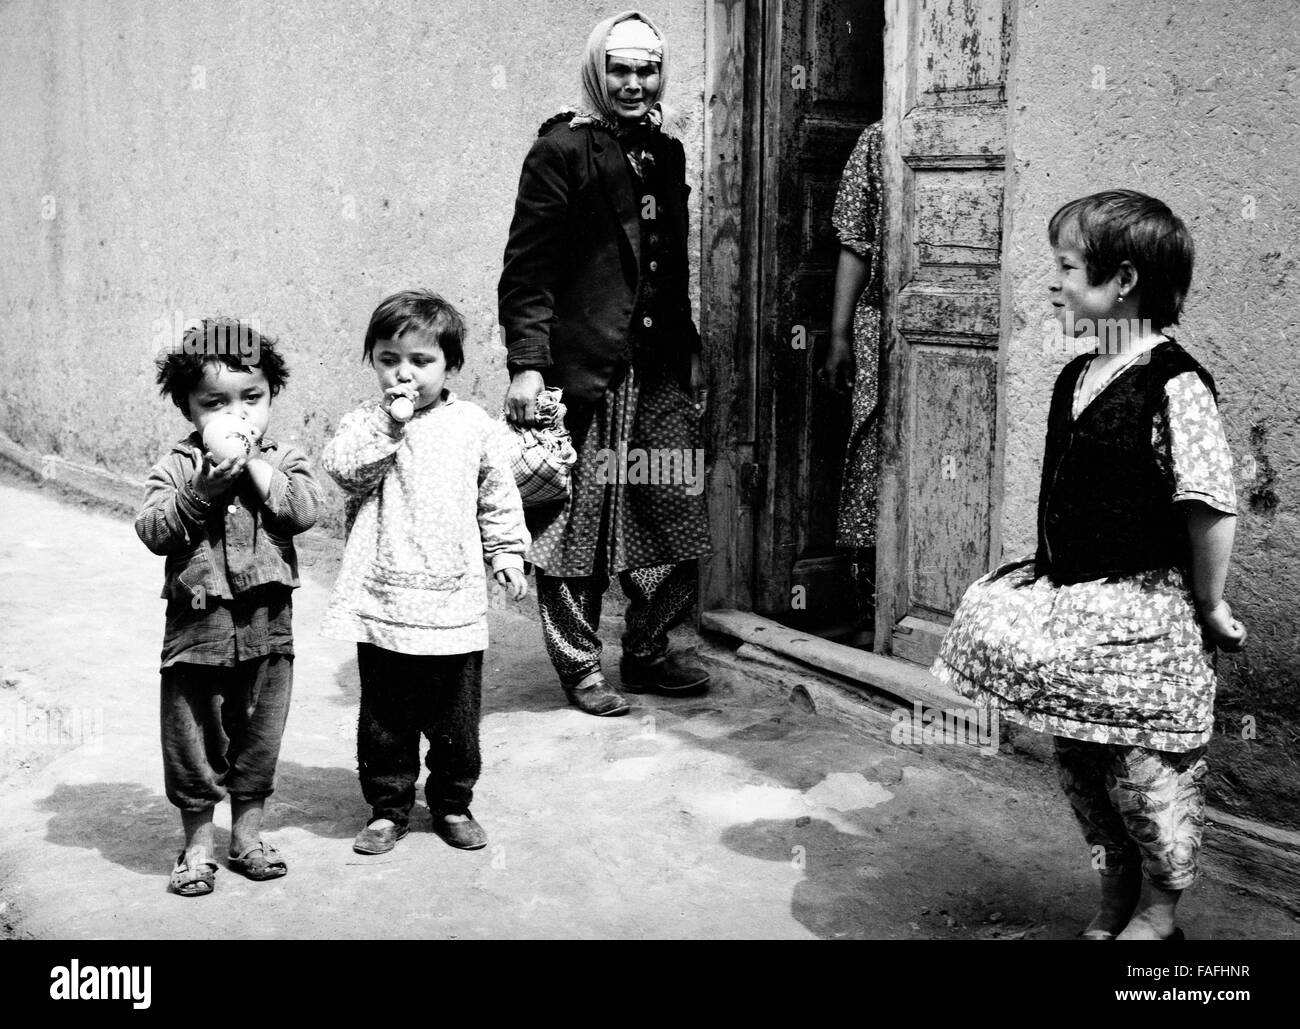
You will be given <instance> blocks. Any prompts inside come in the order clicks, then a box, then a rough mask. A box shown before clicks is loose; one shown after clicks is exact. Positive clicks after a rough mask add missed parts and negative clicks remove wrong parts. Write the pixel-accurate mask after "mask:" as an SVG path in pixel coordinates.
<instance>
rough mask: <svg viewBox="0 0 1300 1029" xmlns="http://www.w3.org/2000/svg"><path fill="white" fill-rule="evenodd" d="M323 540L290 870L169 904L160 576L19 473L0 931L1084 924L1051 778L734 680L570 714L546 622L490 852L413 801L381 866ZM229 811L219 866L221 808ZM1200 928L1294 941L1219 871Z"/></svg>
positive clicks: (131, 547) (509, 667)
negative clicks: (470, 847) (978, 764)
mask: <svg viewBox="0 0 1300 1029" xmlns="http://www.w3.org/2000/svg"><path fill="white" fill-rule="evenodd" d="M305 550H306V552H307V554H308V555H309V559H308V560H307V562H305V563H306V567H305V568H304V585H303V588H302V589H301V590H300V591H299V592H298V594H297V602H296V612H295V624H296V634H297V649H298V657H297V659H296V669H297V671H296V677H295V696H294V702H293V709H292V711H291V714H290V718H289V726H288V730H287V733H286V736H285V740H284V748H283V753H282V757H281V762H280V770H279V784H278V790H277V792H276V794H275V796H274V797H273V798H272V799H271V801H270V803H269V805H268V811H267V823H266V835H267V838H268V839H269V840H271V841H272V842H274V843H275V844H276V845H277V846H278V847H279V848H280V849H281V851H282V852H283V853H284V855H285V857H286V859H287V860H288V862H289V866H290V871H289V875H288V876H286V877H285V878H284V879H281V880H278V881H275V882H271V883H252V882H248V881H247V880H245V879H243V878H241V877H240V876H238V875H235V874H233V873H231V872H229V871H228V870H226V869H225V868H224V867H223V868H222V870H221V871H220V872H219V873H218V876H217V889H216V892H215V893H214V894H212V895H211V896H209V897H205V898H200V899H184V898H180V897H175V896H172V895H170V894H168V893H167V892H166V885H167V873H168V871H169V869H170V867H171V861H172V859H173V858H174V856H175V854H176V851H177V849H178V847H179V843H180V826H179V818H178V817H177V814H176V812H175V811H174V810H173V809H172V808H171V806H170V805H169V804H168V802H167V800H166V798H165V797H164V796H163V792H162V769H161V761H160V755H159V743H158V700H157V681H158V680H157V664H158V652H159V649H160V646H161V641H162V628H163V618H162V615H163V602H162V601H161V600H160V599H159V597H158V592H159V589H160V587H161V583H162V560H161V559H160V558H156V557H154V556H153V555H151V554H149V553H148V551H146V550H145V548H144V547H143V545H141V543H140V542H139V541H138V540H137V539H136V537H135V534H134V532H133V531H132V528H131V525H130V523H129V522H128V521H126V520H124V519H121V518H118V517H115V516H109V515H106V514H103V513H100V512H97V511H94V510H89V509H87V508H85V507H82V506H79V505H76V504H73V503H69V502H68V501H67V500H66V499H61V498H59V497H58V496H56V495H55V494H53V493H52V492H49V491H46V490H43V489H41V488H39V487H36V486H34V485H30V484H27V483H22V482H19V481H17V480H12V479H6V480H5V481H3V482H0V616H2V617H0V787H2V788H0V826H2V827H3V832H2V833H0V937H10V938H42V939H136V938H164V939H166V938H174V939H188V938H222V937H251V938H285V937H288V938H382V937H399V938H408V937H419V938H487V937H498V938H499V937H525V938H550V937H598V938H643V937H644V938H666V937H673V938H675V937H696V938H772V937H775V938H796V939H797V938H813V937H821V938H857V939H862V938H873V939H927V938H990V939H1022V940H1027V939H1064V938H1069V937H1071V936H1073V935H1074V934H1075V933H1077V932H1078V930H1079V929H1080V928H1081V926H1082V925H1083V923H1085V922H1086V921H1087V919H1088V918H1089V917H1090V915H1091V905H1090V901H1091V899H1092V896H1093V891H1094V889H1095V879H1094V876H1093V873H1092V872H1091V871H1090V869H1089V866H1088V860H1087V853H1086V849H1085V848H1084V846H1083V844H1082V842H1081V840H1080V839H1079V837H1078V834H1077V831H1076V829H1075V826H1074V824H1073V822H1072V821H1071V819H1070V817H1069V815H1068V814H1067V811H1066V808H1065V805H1064V801H1063V800H1062V798H1061V797H1060V796H1059V793H1058V792H1057V791H1056V790H1055V789H1054V788H1053V786H1052V784H1051V781H1050V778H1049V776H1048V775H1047V770H1046V769H1041V770H1040V772H1035V771H1034V770H1032V769H1031V770H1029V771H1026V772H1024V773H1023V774H1021V775H1020V778H1019V779H1018V780H1016V782H1015V783H1013V784H1012V785H1008V784H1007V782H1006V781H994V780H992V779H990V780H985V779H981V778H977V777H975V776H972V775H970V774H967V773H965V772H960V771H956V770H954V769H952V768H950V767H946V766H944V765H942V764H938V763H935V762H934V761H932V760H928V759H922V758H918V757H917V756H916V755H915V754H913V753H911V752H909V751H904V750H902V749H899V748H894V747H891V746H890V745H888V744H882V743H878V742H874V741H868V740H865V739H863V738H862V737H861V736H859V735H857V734H855V733H853V732H852V731H851V730H849V729H848V728H846V727H844V726H843V725H841V724H839V723H837V722H834V721H831V720H829V719H827V718H824V717H821V716H818V715H815V714H810V713H808V712H806V711H802V710H799V709H798V708H796V707H794V706H791V705H789V704H785V703H782V702H778V701H773V700H770V699H765V698H764V696H763V695H762V694H760V693H759V692H758V691H756V690H753V691H751V690H747V689H745V688H743V687H736V686H732V687H730V688H719V689H716V690H714V691H713V692H712V693H711V694H709V695H707V696H704V697H699V698H693V699H676V700H668V699H661V698H649V699H640V706H639V707H638V708H636V709H634V711H633V712H632V714H631V715H629V716H628V717H625V718H619V719H597V718H592V717H589V716H587V715H583V714H581V713H579V712H577V711H574V710H573V709H571V708H569V707H567V706H566V705H565V702H564V697H563V695H562V693H561V692H560V690H559V688H558V686H557V684H556V683H555V680H554V677H553V674H552V672H551V669H550V666H549V663H548V662H547V660H546V657H545V653H544V651H543V648H542V646H541V638H540V631H539V629H538V627H537V625H536V624H535V623H534V622H533V621H531V620H530V619H528V618H527V617H524V616H523V615H520V614H518V613H515V612H513V611H507V610H501V609H495V608H494V610H493V613H492V638H493V641H494V642H493V645H492V647H491V649H490V650H489V651H488V658H487V661H486V663H485V674H484V694H485V696H484V717H483V724H482V738H483V751H484V770H483V776H482V779H481V781H480V784H479V789H478V792H477V795H476V799H475V803H474V811H475V815H476V816H477V817H478V819H479V820H480V821H481V822H482V823H483V825H484V827H485V828H486V829H487V830H488V833H489V836H490V842H489V845H488V847H487V849H485V850H482V851H479V852H476V853H464V852H459V851H454V850H452V849H450V848H449V847H447V846H446V845H445V844H443V843H442V842H441V840H439V838H438V837H436V836H434V835H433V834H432V833H431V832H430V831H429V828H428V815H427V813H425V812H424V811H423V809H421V810H420V811H418V812H417V813H416V816H415V818H414V819H413V823H412V826H413V831H412V833H411V835H410V836H408V837H407V839H406V840H404V841H403V842H402V843H400V844H399V845H398V847H397V849H396V850H395V851H393V852H392V853H391V854H389V855H385V856H383V857H378V858H362V857H360V856H359V855H356V854H354V853H353V852H352V850H351V846H350V844H351V840H352V837H353V836H354V834H355V833H356V832H357V830H358V829H359V828H360V827H361V825H362V824H363V823H364V821H365V817H366V814H367V810H366V807H365V805H364V803H363V802H362V799H361V794H360V789H359V787H358V784H357V780H356V774H355V767H356V766H355V737H354V733H355V724H356V709H357V679H356V662H355V656H354V651H353V649H352V647H351V646H350V645H348V644H343V643H337V642H334V641H330V640H325V639H322V638H321V637H319V636H318V635H317V634H316V630H317V627H318V626H319V624H320V620H321V615H322V611H323V607H324V602H325V599H326V596H327V591H328V587H329V584H330V571H331V568H332V562H331V560H330V559H329V557H328V556H325V555H328V554H329V553H330V548H329V547H318V548H313V547H310V546H309V547H307V548H305ZM217 820H218V826H219V830H218V847H219V850H220V852H221V853H222V854H224V850H225V844H226V842H227V840H228V834H227V832H226V830H227V829H228V827H229V809H228V807H225V806H223V807H222V808H221V809H219V811H218V816H217ZM1182 924H1183V926H1184V928H1185V929H1186V931H1187V933H1188V935H1189V936H1190V937H1192V938H1201V939H1205V938H1220V939H1243V938H1266V939H1279V938H1295V937H1296V936H1297V935H1300V933H1298V932H1297V930H1298V929H1300V925H1297V922H1296V921H1295V920H1294V919H1293V918H1292V917H1291V916H1290V915H1289V914H1288V913H1286V912H1285V911H1281V910H1277V909H1275V908H1272V907H1270V906H1269V905H1267V904H1265V903H1263V902H1261V901H1259V900H1257V899H1254V898H1252V897H1249V896H1245V895H1240V894H1238V893H1237V892H1235V891H1231V890H1227V889H1225V888H1223V887H1222V886H1219V885H1217V884H1215V883H1214V882H1212V881H1202V883H1201V884H1200V885H1198V886H1197V887H1196V888H1194V889H1193V890H1192V891H1191V894H1190V896H1189V897H1188V898H1187V899H1186V901H1185V903H1184V917H1183V919H1182Z"/></svg>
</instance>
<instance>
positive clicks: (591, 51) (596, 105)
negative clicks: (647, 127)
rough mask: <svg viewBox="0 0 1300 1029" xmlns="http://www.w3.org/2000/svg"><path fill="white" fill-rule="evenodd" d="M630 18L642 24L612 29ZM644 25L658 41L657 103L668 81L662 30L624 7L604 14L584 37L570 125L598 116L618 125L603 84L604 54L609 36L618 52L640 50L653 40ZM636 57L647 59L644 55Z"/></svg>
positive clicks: (607, 92) (607, 47) (600, 119)
mask: <svg viewBox="0 0 1300 1029" xmlns="http://www.w3.org/2000/svg"><path fill="white" fill-rule="evenodd" d="M632 20H638V21H640V22H642V23H643V26H644V27H643V26H642V25H636V26H629V27H628V28H626V29H623V28H620V29H619V30H618V32H617V34H615V33H614V27H615V26H616V25H621V24H622V23H624V22H628V21H632ZM647 29H648V30H649V32H650V33H653V34H654V38H656V39H658V41H659V55H660V56H659V57H658V58H657V60H658V61H659V93H658V95H657V96H656V97H655V104H656V105H658V103H659V101H660V100H662V99H663V95H664V89H665V87H666V86H667V84H668V62H667V56H668V55H667V47H666V46H665V45H664V34H663V33H662V32H660V31H659V28H658V26H656V25H655V23H654V22H652V21H651V20H650V19H649V18H647V17H646V16H645V15H644V14H642V13H641V12H640V11H624V12H623V13H622V14H616V15H614V16H613V17H612V18H606V19H605V20H604V21H602V22H601V23H600V24H598V25H597V26H596V27H595V28H594V29H592V30H591V36H590V37H588V39H587V55H586V58H585V59H584V60H583V62H582V76H581V79H580V85H581V93H580V96H579V100H578V113H577V116H576V117H575V118H574V119H573V121H572V122H571V123H570V124H571V125H572V127H573V128H577V127H578V126H579V125H585V124H587V123H588V122H591V121H597V120H598V121H602V122H605V123H606V124H607V125H609V126H610V127H611V128H617V127H618V125H619V117H618V112H617V111H616V110H615V109H614V105H613V103H611V102H610V99H609V90H608V88H606V86H605V57H606V56H607V54H608V53H609V52H610V51H609V43H610V41H611V39H612V41H613V43H614V49H616V50H620V51H622V54H621V56H629V55H630V54H629V51H630V50H640V49H642V48H643V47H644V45H645V44H647V43H652V42H653V41H652V38H651V36H650V35H649V34H648V33H647V32H646V30H647ZM646 49H649V47H646ZM651 52H653V51H651ZM639 59H641V60H646V59H647V58H639Z"/></svg>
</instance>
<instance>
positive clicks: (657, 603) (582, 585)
mask: <svg viewBox="0 0 1300 1029" xmlns="http://www.w3.org/2000/svg"><path fill="white" fill-rule="evenodd" d="M696 575H697V572H696V562H695V561H694V560H691V561H682V562H681V563H679V564H667V565H651V566H649V567H647V568H632V569H629V570H628V571H625V572H620V573H619V576H618V581H619V583H620V585H622V587H623V592H624V594H625V595H626V596H627V598H628V605H627V619H626V631H625V632H624V633H623V653H624V654H626V655H628V656H630V657H639V658H647V659H650V660H653V659H654V658H657V657H660V656H661V655H663V654H666V653H667V652H668V630H669V629H671V628H672V627H673V626H675V625H678V624H680V623H681V622H682V621H683V619H685V618H686V616H687V614H689V613H690V611H691V609H692V608H693V607H694V606H695V595H696V588H697V579H696ZM608 588H609V576H607V575H605V574H604V573H597V574H595V575H588V576H583V577H581V578H566V577H560V576H556V575H547V574H545V573H544V572H542V571H541V570H540V569H539V570H538V572H537V609H538V612H539V613H540V614H541V618H542V636H543V638H544V639H545V640H546V652H547V653H548V654H549V655H550V657H551V664H552V665H554V666H555V671H556V673H557V674H558V675H559V677H560V682H562V683H563V684H564V685H566V686H572V685H575V684H576V683H577V682H579V681H580V680H581V679H582V678H583V677H584V676H586V675H589V674H590V673H592V672H598V671H600V652H601V642H600V637H599V635H597V630H598V629H599V627H600V607H601V601H602V600H603V599H604V595H605V590H606V589H608Z"/></svg>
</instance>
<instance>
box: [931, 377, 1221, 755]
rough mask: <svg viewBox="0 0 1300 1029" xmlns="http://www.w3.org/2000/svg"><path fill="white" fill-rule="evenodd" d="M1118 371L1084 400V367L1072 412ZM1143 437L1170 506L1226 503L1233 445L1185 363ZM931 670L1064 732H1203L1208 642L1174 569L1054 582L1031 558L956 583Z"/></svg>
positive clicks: (1159, 746)
mask: <svg viewBox="0 0 1300 1029" xmlns="http://www.w3.org/2000/svg"><path fill="white" fill-rule="evenodd" d="M1089 364H1091V362H1089ZM1124 370H1125V368H1119V369H1116V370H1115V372H1114V374H1113V375H1112V376H1110V378H1109V379H1108V380H1107V381H1106V382H1103V383H1100V384H1099V385H1098V388H1097V389H1096V391H1095V392H1094V393H1093V395H1092V396H1091V397H1089V396H1084V395H1083V393H1082V386H1083V383H1084V380H1085V377H1086V375H1087V365H1085V367H1084V368H1083V370H1082V371H1081V372H1080V376H1079V381H1078V383H1076V385H1075V397H1074V410H1073V416H1074V417H1075V418H1078V417H1079V415H1080V413H1081V412H1082V411H1083V409H1084V408H1085V407H1086V406H1087V404H1088V403H1089V402H1090V401H1091V400H1092V399H1094V398H1095V397H1096V396H1097V395H1100V393H1101V392H1102V391H1103V390H1104V389H1105V388H1106V386H1108V385H1109V384H1110V383H1111V382H1113V381H1114V380H1115V378H1117V377H1118V375H1120V374H1122V373H1123V371H1124ZM1151 436H1152V439H1151V443H1152V447H1153V448H1154V450H1155V454H1156V458H1157V460H1158V461H1159V463H1160V465H1161V467H1162V468H1163V469H1164V470H1165V473H1166V475H1167V476H1168V477H1169V478H1170V481H1171V482H1172V483H1173V487H1174V493H1173V500H1174V502H1178V501H1182V500H1199V501H1201V502H1202V503H1204V504H1207V505H1208V506H1210V507H1211V508H1213V509H1215V510H1216V511H1221V512H1223V513H1225V514H1235V513H1236V491H1235V489H1234V486H1233V477H1232V454H1231V452H1230V451H1229V450H1228V445H1227V441H1226V439H1225V438H1224V434H1223V428H1222V425H1221V423H1220V421H1219V412H1218V407H1217V405H1216V404H1215V400H1214V397H1213V395H1212V394H1211V393H1210V391H1209V390H1208V389H1207V388H1206V386H1205V384H1204V383H1203V382H1202V381H1201V379H1200V377H1199V376H1198V375H1197V374H1196V373H1195V372H1188V373H1185V374H1182V375H1178V376H1176V377H1174V378H1173V379H1171V380H1170V381H1169V382H1168V384H1167V385H1166V387H1165V403H1164V405H1163V408H1162V409H1161V410H1160V411H1159V412H1158V413H1157V415H1156V417H1155V419H1154V420H1153V426H1152V433H1151ZM931 671H932V672H933V673H934V675H935V676H937V677H938V678H939V680H940V681H941V682H943V683H945V684H947V685H949V686H952V687H953V688H954V689H955V690H957V691H958V692H959V693H961V694H963V695H965V696H968V697H971V698H973V699H976V700H978V701H981V702H983V703H986V704H990V705H992V706H996V707H998V708H999V709H1000V711H1001V714H1002V715H1003V716H1005V717H1007V718H1010V719H1011V720H1012V721H1014V722H1018V723H1020V724H1022V725H1025V726H1027V727H1029V728H1031V729H1035V730H1037V731H1039V732H1044V733H1050V734H1052V735H1056V736H1065V737H1068V738H1070V739H1075V740H1085V741H1089V742H1093V743H1110V744H1121V745H1128V746H1138V747H1145V748H1147V749H1150V750H1163V751H1173V752H1178V753H1182V752H1186V751H1190V750H1194V749H1195V748H1197V747H1200V746H1202V745H1204V744H1205V743H1206V742H1207V741H1208V740H1209V738H1210V734H1211V731H1212V729H1213V719H1214V690H1215V678H1214V668H1213V666H1212V664H1211V652H1210V651H1209V650H1208V649H1207V648H1206V646H1205V644H1204V642H1203V639H1202V632H1201V626H1200V623H1199V621H1198V620H1197V617H1196V611H1195V608H1194V606H1193V604H1192V598H1191V592H1190V590H1189V587H1188V583H1187V582H1186V579H1185V576H1184V573H1183V571H1182V570H1181V569H1179V568H1163V569H1157V570H1154V571H1148V572H1144V573H1142V574H1140V575H1134V576H1127V577H1113V578H1109V579H1096V580H1092V581H1089V582H1081V583H1077V584H1075V585H1067V586H1055V585H1053V584H1052V582H1051V580H1050V579H1049V578H1048V577H1047V576H1043V577H1042V578H1038V577H1037V576H1036V574H1035V570H1034V562H1033V559H1032V558H1031V559H1029V560H1024V561H1016V562H1012V563H1010V564H1006V565H1003V566H1002V567H1000V568H997V569H995V570H994V571H992V572H990V573H989V574H988V575H986V576H984V577H983V578H982V579H979V580H977V581H976V582H975V583H974V584H973V585H972V586H971V587H970V588H969V589H968V590H967V591H966V595H965V597H963V599H962V602H961V604H960V606H959V607H958V609H957V613H956V614H955V615H954V617H953V623H952V627H951V628H950V629H949V631H948V634H947V635H946V636H945V637H944V641H943V645H942V647H941V648H940V652H939V657H938V659H937V660H936V661H935V663H934V666H933V668H932V669H931Z"/></svg>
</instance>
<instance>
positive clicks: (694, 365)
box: [688, 354, 709, 418]
mask: <svg viewBox="0 0 1300 1029" xmlns="http://www.w3.org/2000/svg"><path fill="white" fill-rule="evenodd" d="M688 385H689V387H690V391H691V399H692V400H693V401H695V410H696V412H697V413H698V414H699V415H700V417H701V418H703V417H704V412H705V410H707V408H708V406H709V383H708V380H707V379H705V378H704V363H703V362H702V361H701V360H700V355H699V354H692V355H691V368H690V372H689V377H688Z"/></svg>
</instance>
